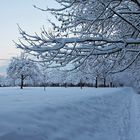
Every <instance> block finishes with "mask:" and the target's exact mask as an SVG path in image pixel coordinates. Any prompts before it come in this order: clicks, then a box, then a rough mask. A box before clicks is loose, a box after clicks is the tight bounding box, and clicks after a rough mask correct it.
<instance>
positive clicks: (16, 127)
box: [0, 88, 140, 140]
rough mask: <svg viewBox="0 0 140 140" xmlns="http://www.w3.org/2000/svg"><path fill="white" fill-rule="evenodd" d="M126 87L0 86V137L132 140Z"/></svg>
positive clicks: (129, 93)
mask: <svg viewBox="0 0 140 140" xmlns="http://www.w3.org/2000/svg"><path fill="white" fill-rule="evenodd" d="M134 95H135V93H134V92H133V90H132V89H131V88H112V89H109V88H105V89H104V88H100V89H95V88H84V89H82V90H81V89H79V88H47V90H46V91H45V92H44V91H43V89H41V88H26V89H24V90H19V89H17V88H1V89H0V140H138V135H137V134H136V133H137V132H138V130H140V129H139V126H138V125H137V126H136V125H135V124H136V122H137V119H136V111H137V110H136V103H135V102H134V101H135V96H134Z"/></svg>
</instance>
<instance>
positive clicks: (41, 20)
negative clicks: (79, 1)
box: [0, 0, 58, 74]
mask: <svg viewBox="0 0 140 140" xmlns="http://www.w3.org/2000/svg"><path fill="white" fill-rule="evenodd" d="M33 5H37V6H39V7H41V8H46V7H57V6H58V5H56V3H55V2H54V0H22V1H21V0H11V1H10V0H3V1H2V0H1V1H0V74H1V73H5V72H6V67H7V65H8V62H9V60H10V58H11V57H13V56H17V55H18V54H19V50H18V49H16V47H15V46H14V43H13V40H15V41H16V40H17V39H18V37H19V36H20V35H19V32H18V27H17V23H18V24H19V25H20V26H21V27H22V28H23V29H24V30H25V31H27V32H29V33H34V32H38V33H39V32H40V28H41V27H42V26H43V25H45V27H46V28H50V25H49V24H48V22H47V18H53V17H51V16H50V15H49V14H47V13H45V12H41V11H39V10H37V9H35V8H33Z"/></svg>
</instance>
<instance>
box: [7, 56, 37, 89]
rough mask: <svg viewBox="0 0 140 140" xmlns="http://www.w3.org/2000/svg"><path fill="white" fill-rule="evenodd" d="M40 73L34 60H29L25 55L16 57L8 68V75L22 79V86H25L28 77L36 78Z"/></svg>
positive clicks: (15, 78)
mask: <svg viewBox="0 0 140 140" xmlns="http://www.w3.org/2000/svg"><path fill="white" fill-rule="evenodd" d="M38 73H39V68H38V66H37V65H36V63H34V62H33V61H31V60H29V59H28V58H27V57H26V56H25V55H23V54H21V56H20V57H14V58H12V59H11V62H10V64H9V66H8V68H7V75H8V77H9V78H12V79H14V80H17V79H18V80H19V79H20V87H21V89H22V88H23V85H24V81H25V80H26V79H27V78H31V79H32V80H34V77H35V76H36V75H37V74H38Z"/></svg>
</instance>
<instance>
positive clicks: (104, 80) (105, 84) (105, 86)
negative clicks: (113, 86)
mask: <svg viewBox="0 0 140 140" xmlns="http://www.w3.org/2000/svg"><path fill="white" fill-rule="evenodd" d="M104 87H106V78H104Z"/></svg>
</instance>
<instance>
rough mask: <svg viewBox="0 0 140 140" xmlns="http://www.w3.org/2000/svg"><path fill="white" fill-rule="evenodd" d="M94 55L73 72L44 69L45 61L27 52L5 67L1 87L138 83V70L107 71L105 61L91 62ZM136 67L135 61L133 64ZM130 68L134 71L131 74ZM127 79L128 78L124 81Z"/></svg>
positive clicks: (111, 85) (103, 85) (0, 78)
mask: <svg viewBox="0 0 140 140" xmlns="http://www.w3.org/2000/svg"><path fill="white" fill-rule="evenodd" d="M92 61H93V58H91V59H89V60H88V62H85V63H84V64H83V65H82V66H81V67H78V68H77V69H75V70H73V71H67V70H63V69H60V68H47V67H46V64H45V63H36V62H34V61H32V60H30V59H29V58H28V57H27V55H24V54H21V56H20V57H14V58H12V59H11V62H10V64H9V66H8V68H7V77H2V76H1V77H0V85H1V86H18V85H20V87H21V89H22V88H23V86H43V87H44V89H45V87H46V86H65V87H66V86H80V87H82V86H94V87H98V86H102V87H106V86H110V87H113V86H115V87H116V86H123V85H124V86H134V85H137V86H139V85H140V79H139V77H138V76H137V75H139V71H136V70H135V69H134V67H132V68H131V69H127V70H126V71H124V72H121V73H117V74H111V73H108V71H109V69H110V67H108V62H106V61H104V62H102V63H100V64H101V65H98V68H97V67H95V68H93V66H92V65H91V64H92V63H91V62H92ZM135 65H137V66H135V67H137V68H138V67H139V66H138V64H135ZM132 71H133V73H132ZM126 78H127V80H126Z"/></svg>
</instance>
